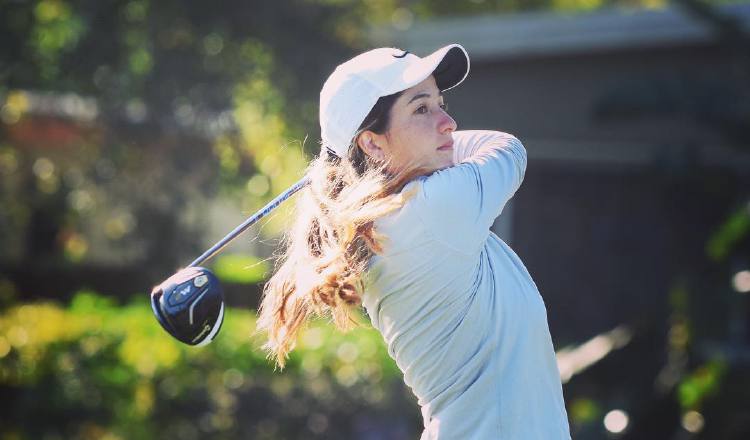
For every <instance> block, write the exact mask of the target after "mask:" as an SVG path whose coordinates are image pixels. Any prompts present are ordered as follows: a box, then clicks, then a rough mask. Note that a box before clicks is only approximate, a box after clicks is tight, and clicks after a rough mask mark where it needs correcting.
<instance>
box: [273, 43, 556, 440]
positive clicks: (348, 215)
mask: <svg viewBox="0 0 750 440" xmlns="http://www.w3.org/2000/svg"><path fill="white" fill-rule="evenodd" d="M468 71H469V59H468V55H467V54H466V52H465V51H464V49H463V48H462V47H461V46H459V45H450V46H446V47H444V48H442V49H440V50H438V51H436V52H435V53H433V54H432V55H430V56H428V57H426V58H419V57H417V56H415V55H413V54H410V53H408V52H404V51H400V50H396V49H390V48H382V49H375V50H372V51H369V52H366V53H364V54H361V55H359V56H357V57H355V58H353V59H351V60H349V61H347V62H346V63H343V64H342V65H340V66H338V68H337V69H336V70H335V71H334V72H333V73H332V74H331V76H330V77H329V78H328V80H327V81H326V83H325V85H324V86H323V89H322V91H321V102H320V124H321V133H322V139H323V146H324V147H326V148H325V150H324V151H322V153H321V155H320V156H319V157H318V158H316V159H315V160H314V161H313V162H312V163H311V165H310V168H309V172H308V175H309V176H310V179H311V184H310V186H309V187H307V188H305V189H304V190H303V191H304V193H303V194H302V196H301V197H300V198H299V199H298V216H297V218H296V222H295V224H294V227H293V228H292V230H291V231H290V233H289V234H288V235H287V237H286V239H285V245H286V247H285V253H284V254H283V258H282V259H281V260H280V263H281V264H280V265H279V267H278V270H277V271H276V273H275V274H274V275H273V277H272V278H271V279H270V280H269V282H268V284H267V285H266V288H265V292H264V298H263V301H262V305H261V310H260V319H259V324H258V325H259V329H260V330H263V331H266V332H267V333H268V336H269V341H268V343H267V345H266V348H267V349H269V350H270V352H271V353H272V354H273V355H274V356H275V357H276V360H277V362H278V364H279V365H280V366H283V364H284V361H285V359H286V356H287V354H288V353H289V351H290V350H291V349H292V348H293V347H294V341H295V338H296V335H297V332H298V330H299V329H300V328H301V326H302V325H303V324H304V323H305V322H306V321H307V319H308V318H309V317H310V316H311V315H313V314H322V315H330V316H332V317H333V319H334V320H335V323H336V324H337V326H339V327H341V328H346V327H347V326H348V325H349V324H350V323H351V322H352V318H351V314H352V312H353V311H354V309H355V307H356V306H358V305H359V304H362V305H364V307H365V309H366V311H367V313H368V315H369V317H370V319H371V322H372V324H373V326H374V327H375V328H377V329H378V330H379V331H380V333H381V334H382V335H383V338H384V339H385V342H386V343H387V345H388V350H389V353H390V355H391V356H392V357H393V358H394V360H395V361H396V363H397V365H398V366H399V368H400V369H401V371H403V373H404V381H405V382H406V384H407V385H409V386H410V387H411V389H412V390H413V392H414V394H415V395H416V396H417V398H418V402H419V405H420V406H421V409H422V415H423V418H424V428H425V429H424V432H423V434H422V439H498V438H503V439H514V440H515V439H545V440H549V439H568V438H570V435H569V428H568V421H567V415H566V412H565V405H564V401H563V396H562V387H561V383H560V377H559V373H558V370H557V364H556V362H555V353H554V350H553V346H552V341H551V338H550V334H549V330H548V326H547V317H546V310H545V306H544V302H543V301H542V298H541V296H540V295H539V292H538V290H537V288H536V285H535V284H534V281H533V280H532V279H531V277H530V276H529V273H528V272H527V270H526V268H525V267H524V265H523V263H521V261H520V260H519V258H518V257H517V256H516V254H515V253H514V252H513V251H512V250H511V249H510V248H509V247H508V246H507V245H506V244H505V243H504V242H503V241H501V240H500V239H499V238H498V237H497V236H496V235H495V234H494V233H492V232H490V226H491V225H492V223H493V222H494V220H495V218H496V217H497V216H498V215H499V214H500V212H501V211H502V209H503V206H504V205H505V204H506V202H507V201H508V200H509V199H510V198H511V197H512V195H513V194H514V192H515V191H516V190H517V189H518V187H519V186H520V184H521V181H522V179H523V174H524V171H525V167H526V153H525V150H524V148H523V146H522V145H521V143H520V142H519V141H518V139H516V138H515V137H513V136H511V135H509V134H505V133H501V132H493V131H456V128H457V126H456V122H455V121H454V120H453V119H452V118H451V117H450V116H449V115H448V113H447V112H446V107H445V104H444V101H443V96H442V91H444V90H447V89H450V88H452V87H454V86H456V85H458V84H459V83H461V82H462V81H463V79H464V78H465V77H466V75H467V74H468Z"/></svg>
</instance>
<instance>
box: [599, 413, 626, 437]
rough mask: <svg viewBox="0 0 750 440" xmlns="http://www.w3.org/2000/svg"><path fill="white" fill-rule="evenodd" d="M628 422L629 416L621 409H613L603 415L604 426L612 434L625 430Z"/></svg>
mask: <svg viewBox="0 0 750 440" xmlns="http://www.w3.org/2000/svg"><path fill="white" fill-rule="evenodd" d="M628 423H630V418H629V417H628V414H627V413H626V412H625V411H623V410H621V409H614V410H612V411H610V412H608V413H607V414H606V415H605V416H604V428H605V429H606V430H607V431H609V432H611V433H613V434H619V433H621V432H623V431H625V429H627V427H628Z"/></svg>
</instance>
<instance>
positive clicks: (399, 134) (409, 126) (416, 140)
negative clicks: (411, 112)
mask: <svg viewBox="0 0 750 440" xmlns="http://www.w3.org/2000/svg"><path fill="white" fill-rule="evenodd" d="M427 122H428V121H427V120H426V118H423V119H421V120H420V119H419V118H412V119H411V120H410V121H408V122H406V123H404V124H403V125H401V126H399V127H398V129H397V130H395V132H394V133H393V140H394V141H395V142H394V146H396V147H397V150H398V151H394V153H396V154H398V155H399V156H402V157H414V156H419V155H421V153H423V151H422V150H424V148H423V147H424V145H423V144H426V143H428V142H429V140H430V138H429V134H430V130H429V124H428V123H427Z"/></svg>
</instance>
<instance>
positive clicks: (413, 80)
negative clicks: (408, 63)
mask: <svg viewBox="0 0 750 440" xmlns="http://www.w3.org/2000/svg"><path fill="white" fill-rule="evenodd" d="M469 66H470V65H469V55H468V54H467V53H466V50H465V49H464V48H463V46H461V45H460V44H451V45H448V46H445V47H441V48H440V49H438V50H436V51H435V52H433V53H432V54H430V55H429V56H427V57H424V58H422V60H421V61H420V62H419V63H418V64H415V65H414V67H413V68H410V69H408V71H407V72H404V76H405V78H404V79H405V80H406V81H405V82H406V83H407V84H411V85H412V86H413V85H416V84H419V83H420V82H422V81H423V80H424V79H425V78H427V77H428V76H430V75H433V76H434V77H435V82H436V83H437V86H438V89H440V91H446V90H449V89H452V88H453V87H456V86H457V85H459V84H461V83H462V82H463V80H464V79H466V76H467V75H468V74H469Z"/></svg>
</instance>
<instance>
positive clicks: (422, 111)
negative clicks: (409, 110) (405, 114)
mask: <svg viewBox="0 0 750 440" xmlns="http://www.w3.org/2000/svg"><path fill="white" fill-rule="evenodd" d="M414 113H417V114H419V115H423V114H425V113H427V106H426V105H424V104H422V105H420V106H419V107H417V109H416V110H414Z"/></svg>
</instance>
